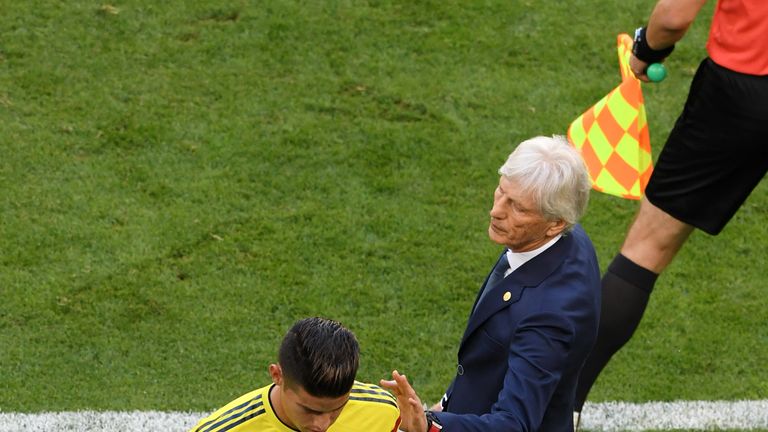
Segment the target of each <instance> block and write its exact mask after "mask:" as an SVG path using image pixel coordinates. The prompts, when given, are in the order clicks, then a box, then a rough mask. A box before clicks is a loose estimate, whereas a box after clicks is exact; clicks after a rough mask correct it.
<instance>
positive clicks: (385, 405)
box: [191, 318, 400, 432]
mask: <svg viewBox="0 0 768 432" xmlns="http://www.w3.org/2000/svg"><path fill="white" fill-rule="evenodd" d="M278 359H279V363H277V364H274V363H273V364H270V365H269V374H270V375H271V376H272V384H270V385H268V386H266V387H262V388H260V389H258V390H254V391H252V392H250V393H247V394H245V395H243V396H241V397H239V398H237V399H235V400H234V401H232V402H230V403H229V404H227V405H225V406H224V407H222V408H220V409H218V410H217V411H215V412H214V413H213V414H211V415H210V416H208V417H206V418H204V419H202V420H201V421H200V422H199V423H198V424H197V426H195V427H194V428H193V429H192V430H191V432H225V431H229V432H295V431H300V432H325V431H328V432H353V431H354V432H357V431H366V432H396V431H397V428H398V426H399V424H400V411H399V410H398V408H397V404H396V402H395V399H394V397H393V396H392V395H391V394H389V393H388V392H386V391H385V390H382V389H381V388H380V387H377V386H375V385H372V384H364V383H361V382H357V381H355V375H356V374H357V368H358V365H359V359H360V348H359V346H358V343H357V339H356V338H355V335H354V334H352V332H351V331H349V330H347V329H346V328H344V327H343V326H342V325H341V324H340V323H338V322H336V321H332V320H328V319H324V318H307V319H303V320H300V321H298V322H296V323H295V324H294V325H293V327H291V329H290V330H289V331H288V333H287V334H286V335H285V337H284V338H283V342H282V344H281V345H280V353H279V356H278Z"/></svg>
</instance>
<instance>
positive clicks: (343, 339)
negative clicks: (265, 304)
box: [278, 317, 360, 397]
mask: <svg viewBox="0 0 768 432" xmlns="http://www.w3.org/2000/svg"><path fill="white" fill-rule="evenodd" d="M278 359H279V362H280V367H281V369H282V371H283V379H284V380H285V381H286V383H285V384H286V385H287V386H289V387H291V386H295V385H298V386H301V387H302V388H303V389H304V390H305V391H306V392H307V393H309V394H310V395H312V396H316V397H341V396H343V395H345V394H347V393H349V391H350V390H351V389H352V384H353V383H354V382H355V375H357V368H358V366H359V364H360V347H359V345H358V343H357V339H356V338H355V335H354V334H353V333H352V332H351V331H349V330H347V329H346V328H344V326H342V325H341V323H339V322H337V321H333V320H329V319H325V318H319V317H315V318H306V319H303V320H300V321H297V322H296V324H294V325H293V327H291V329H290V330H288V333H287V334H286V335H285V337H284V338H283V343H282V344H281V345H280V353H279V356H278Z"/></svg>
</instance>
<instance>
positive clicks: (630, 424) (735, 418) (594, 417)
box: [581, 399, 768, 432]
mask: <svg viewBox="0 0 768 432" xmlns="http://www.w3.org/2000/svg"><path fill="white" fill-rule="evenodd" d="M581 424H582V428H583V429H585V430H593V431H605V432H614V431H642V430H649V429H656V430H673V429H695V430H714V429H743V430H746V429H768V399H766V400H754V401H676V402H647V403H641V404H632V403H626V402H604V403H596V404H591V403H586V404H585V405H584V409H583V411H582V419H581Z"/></svg>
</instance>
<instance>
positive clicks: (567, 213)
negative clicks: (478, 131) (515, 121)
mask: <svg viewBox="0 0 768 432" xmlns="http://www.w3.org/2000/svg"><path fill="white" fill-rule="evenodd" d="M499 174H501V175H503V176H504V177H506V178H507V179H509V180H513V181H514V182H515V183H517V184H518V185H520V187H521V188H522V189H523V190H525V191H526V192H529V193H531V194H533V198H534V200H535V202H536V203H537V205H538V206H539V211H540V212H541V214H542V215H543V216H544V218H546V219H547V220H552V221H554V220H562V221H565V224H566V225H565V231H566V232H567V231H570V229H571V228H573V225H574V224H576V223H577V222H578V221H579V218H581V216H582V215H583V214H584V211H585V210H586V209H587V202H588V201H589V189H590V187H591V183H590V180H589V174H588V173H587V167H586V165H585V164H584V161H583V160H582V158H581V155H580V154H579V152H578V150H576V149H575V148H574V147H572V146H571V145H570V144H569V143H568V140H567V139H566V138H565V137H562V136H558V135H554V136H552V137H551V138H550V137H544V136H538V137H535V138H531V139H529V140H526V141H523V142H521V143H520V144H519V145H518V146H517V148H515V151H513V152H512V154H510V155H509V157H508V158H507V161H506V162H504V165H502V166H501V168H499Z"/></svg>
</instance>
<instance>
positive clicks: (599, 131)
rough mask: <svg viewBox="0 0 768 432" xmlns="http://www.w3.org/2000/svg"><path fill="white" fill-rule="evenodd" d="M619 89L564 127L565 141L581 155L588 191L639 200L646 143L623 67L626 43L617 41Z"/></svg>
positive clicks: (640, 110)
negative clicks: (586, 176)
mask: <svg viewBox="0 0 768 432" xmlns="http://www.w3.org/2000/svg"><path fill="white" fill-rule="evenodd" d="M617 43H618V52H619V71H620V72H621V84H619V86H618V87H616V88H615V89H613V90H612V91H611V92H610V93H608V95H607V96H605V97H604V98H602V99H600V100H599V101H598V102H597V103H596V104H595V105H594V106H592V108H590V109H588V110H587V111H586V112H585V113H584V114H582V115H581V116H579V117H578V118H577V119H576V120H574V121H573V123H571V125H570V126H569V127H568V140H569V141H570V142H571V143H572V144H573V145H574V146H575V147H576V148H577V149H579V151H580V152H581V156H582V157H583V158H584V162H586V165H587V169H588V170H589V176H590V178H591V179H592V187H593V188H594V189H596V190H598V191H600V192H605V193H607V194H611V195H616V196H620V197H622V198H628V199H640V198H642V196H643V193H644V191H645V186H646V185H647V184H648V179H649V178H650V177H651V172H652V171H653V165H652V162H651V139H650V137H649V135H648V123H647V122H646V117H645V105H644V103H643V91H642V89H641V88H640V80H638V79H637V78H635V76H634V74H633V73H632V70H631V69H630V68H629V58H630V55H631V54H632V38H631V37H629V35H628V34H625V33H622V34H620V35H619V36H618V38H617Z"/></svg>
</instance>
